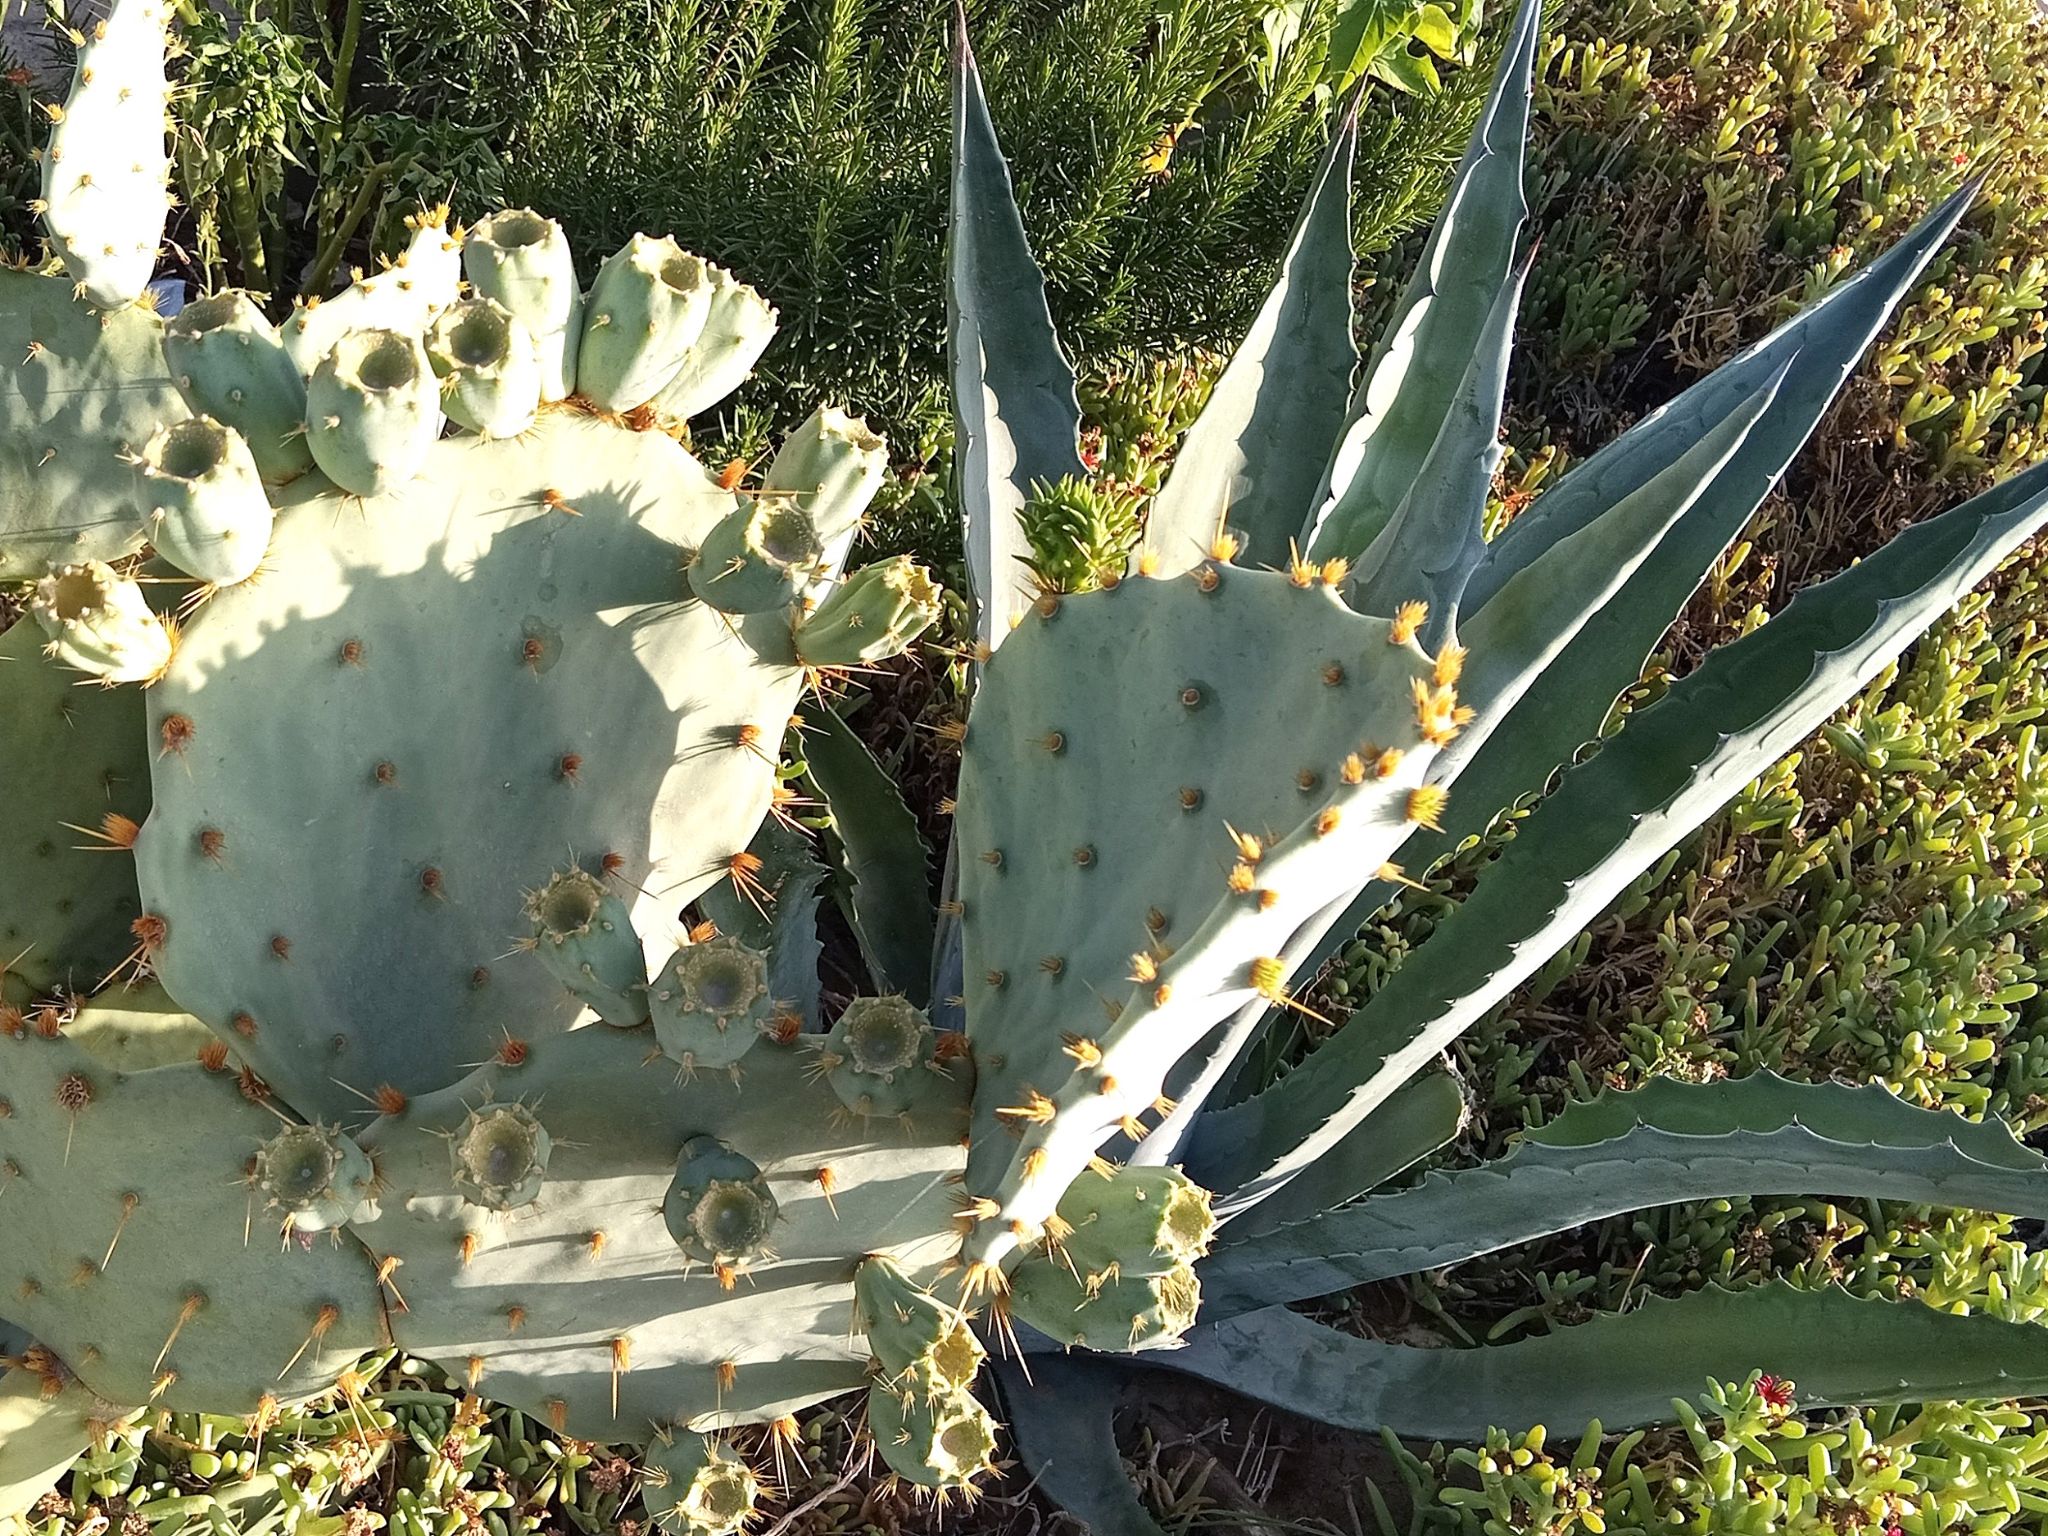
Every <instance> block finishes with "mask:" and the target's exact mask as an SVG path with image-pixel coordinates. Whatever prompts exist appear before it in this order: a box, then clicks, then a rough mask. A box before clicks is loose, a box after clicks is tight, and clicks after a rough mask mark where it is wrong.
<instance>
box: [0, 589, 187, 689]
mask: <svg viewBox="0 0 2048 1536" xmlns="http://www.w3.org/2000/svg"><path fill="white" fill-rule="evenodd" d="M29 611H30V612H31V613H33V614H34V615H35V617H36V622H37V623H38V624H40V625H41V626H42V629H43V633H44V634H46V635H48V636H49V637H50V644H49V651H50V654H51V655H53V656H55V657H56V658H57V659H58V660H59V661H61V662H63V663H64V664H65V665H66V666H67V667H76V668H77V669H78V670H79V671H81V672H90V673H92V674H93V675H94V676H96V677H98V678H100V679H101V680H102V681H103V682H108V683H147V682H152V681H154V680H155V679H156V678H157V677H158V676H159V675H161V674H162V672H163V670H164V668H166V667H168V666H169V665H170V664H171V634H170V631H169V630H168V629H167V628H165V626H164V621H163V620H162V619H160V618H158V617H157V616H156V615H155V614H154V613H152V612H151V611H150V607H149V604H148V602H147V601H146V600H145V599H144V598H143V595H142V588H141V587H139V586H137V585H136V584H135V583H134V582H133V581H131V580H129V579H128V578H127V577H125V576H117V575H115V574H114V569H113V567H112V566H110V565H108V564H107V563H106V562H105V561H104V560H86V561H83V562H81V563H79V564H77V565H60V566H56V567H55V568H53V569H52V570H51V572H50V574H49V575H47V576H45V577H44V578H43V579H42V580H41V581H39V582H37V583H36V590H35V596H34V598H33V599H31V601H30V604H29Z"/></svg>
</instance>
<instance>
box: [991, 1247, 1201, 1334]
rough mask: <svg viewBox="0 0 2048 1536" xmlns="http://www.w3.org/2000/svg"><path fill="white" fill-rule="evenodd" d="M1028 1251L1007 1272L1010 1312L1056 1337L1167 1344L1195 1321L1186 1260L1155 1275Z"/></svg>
mask: <svg viewBox="0 0 2048 1536" xmlns="http://www.w3.org/2000/svg"><path fill="white" fill-rule="evenodd" d="M1072 1262H1073V1260H1072V1255H1071V1253H1069V1254H1068V1255H1067V1256H1066V1257H1064V1258H1055V1257H1053V1256H1051V1255H1049V1254H1044V1253H1040V1254H1034V1255H1033V1256H1032V1257H1030V1258H1028V1259H1026V1260H1025V1261H1024V1262H1023V1263H1022V1264H1020V1265H1018V1266H1017V1268H1016V1270H1015V1271H1014V1272H1012V1274H1011V1275H1010V1311H1011V1315H1013V1316H1015V1317H1018V1318H1021V1319H1023V1320H1024V1321H1025V1322H1027V1323H1029V1324H1030V1325H1031V1326H1032V1327H1034V1328H1036V1329H1037V1330H1038V1331H1039V1332H1040V1333H1043V1334H1045V1335H1047V1336H1048V1337H1049V1338H1054V1339H1057V1340H1059V1342H1060V1343H1062V1344H1074V1345H1080V1346H1082V1347H1084V1348H1087V1349H1094V1350H1102V1351H1106V1352H1113V1353H1114V1352H1127V1351H1134V1350H1146V1349H1172V1348H1175V1347H1177V1346H1178V1345H1179V1343H1180V1341H1181V1336H1182V1335H1183V1334H1185V1333H1186V1332H1187V1331H1188V1330H1189V1329H1190V1328H1192V1327H1194V1325H1195V1314H1196V1313H1197V1312H1198V1311H1199V1310H1200V1309H1201V1305H1202V1284H1201V1281H1199V1280H1198V1279H1196V1277H1195V1271H1194V1269H1193V1267H1192V1266H1191V1265H1188V1264H1174V1265H1171V1266H1169V1267H1168V1268H1166V1269H1165V1270H1164V1271H1163V1272H1162V1273H1159V1274H1154V1275H1126V1274H1119V1273H1117V1272H1116V1271H1115V1270H1114V1269H1111V1270H1094V1271H1084V1272H1083V1273H1081V1274H1080V1275H1078V1276H1077V1275H1076V1274H1075V1273H1074V1269H1073V1268H1070V1267H1069V1266H1070V1264H1072Z"/></svg>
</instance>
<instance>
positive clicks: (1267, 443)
mask: <svg viewBox="0 0 2048 1536" xmlns="http://www.w3.org/2000/svg"><path fill="white" fill-rule="evenodd" d="M1357 146H1358V99H1357V96H1356V94H1355V93H1354V95H1353V97H1352V99H1351V101H1350V103H1349V104H1348V106H1347V107H1346V108H1345V111H1344V120H1343V123H1342V125H1341V126H1340V127H1339V128H1338V130H1337V134H1336V137H1335V138H1333V139H1332V140H1331V142H1330V147H1329V149H1328V150H1327V151H1326V152H1325V153H1324V155H1323V163H1322V166H1321V168H1320V169H1319V170H1318V171H1317V172H1316V177H1315V181H1314V183H1313V184H1312V185H1311V186H1310V187H1309V192H1308V198H1307V200H1306V201H1305V202H1304V203H1303V204H1302V210H1301V216H1300V218H1299V219H1298V220H1297V221H1296V222H1295V226H1294V235H1293V238H1292V239H1290V240H1289V241H1288V244H1287V254H1286V255H1285V257H1284V258H1282V261H1281V266H1280V277H1279V280H1278V281H1277V282H1276V283H1275V284H1274V285H1273V290H1272V292H1271V293H1269V294H1268V295H1267V296H1266V302H1265V305H1264V306H1263V307H1262V308H1261V309H1260V310H1259V313H1258V318H1257V319H1255V320H1253V321H1252V327H1251V330H1250V331H1249V332H1247V333H1246V335H1245V338H1244V342H1243V344H1242V345H1241V346H1239V347H1238V349H1237V352H1236V354H1235V355H1234V356H1233V357H1232V358H1231V360H1230V366H1229V367H1227V368H1225V369H1224V370H1223V376H1222V377H1221V378H1219V379H1218V380H1217V381H1216V387H1215V389H1214V390H1213V391H1211V392H1210V395H1209V403H1208V404H1207V405H1206V406H1204V407H1203V409H1202V414H1201V415H1200V416H1199V417H1198V418H1197V419H1196V421H1195V424H1194V425H1193V426H1192V427H1190V428H1189V429H1188V432H1187V435H1186V436H1185V437H1184V438H1182V439H1181V444H1180V449H1179V451H1178V453H1177V454H1176V455H1175V458H1174V467H1173V471H1172V473H1171V474H1169V475H1168V476H1167V479H1166V484H1165V485H1164V486H1162V487H1161V488H1160V491H1159V494H1158V496H1157V497H1155V498H1154V499H1153V502H1152V509H1151V511H1150V512H1149V513H1148V514H1147V519H1146V525H1145V548H1146V550H1147V551H1148V552H1149V553H1151V554H1153V555H1156V556H1157V557H1158V560H1159V569H1160V572H1161V573H1162V574H1165V575H1172V574H1176V573H1178V572H1180V571H1185V570H1188V569H1190V568H1192V567H1193V566H1194V565H1195V564H1196V562H1198V561H1200V560H1202V559H1205V558H1206V557H1207V556H1208V553H1209V547H1210V545H1211V543H1212V542H1213V540H1214V537H1215V535H1216V533H1217V531H1218V528H1219V526H1220V524H1221V523H1222V522H1223V520H1224V513H1225V510H1226V508H1227V510H1228V513H1229V518H1228V521H1229V525H1230V527H1231V529H1232V530H1233V531H1234V532H1235V533H1236V534H1237V535H1238V537H1239V539H1240V540H1241V541H1242V545H1241V548H1240V550H1239V558H1240V559H1242V560H1245V561H1246V562H1247V563H1250V564H1254V565H1271V566H1279V565H1283V564H1285V563H1286V561H1287V559H1288V556H1289V554H1290V549H1289V545H1290V543H1291V541H1292V540H1293V539H1294V538H1295V537H1296V536H1297V535H1298V534H1299V533H1300V531H1301V520H1302V516H1303V512H1304V509H1305V508H1307V507H1308V506H1309V504H1310V498H1311V497H1312V496H1313V495H1314V494H1315V490H1316V484H1317V479H1318V476H1319V473H1320V471H1319V469H1318V467H1317V466H1318V460H1319V459H1320V458H1321V456H1322V455H1323V453H1324V452H1325V451H1327V449H1328V446H1329V444H1330V443H1331V441H1332V440H1333V439H1335V437H1336V435H1337V432H1338V429H1339V428H1340V427H1341V426H1342V424H1343V421H1344V394H1345V390H1346V389H1347V388H1348V387H1349V385H1350V383H1351V370H1352V369H1353V368H1355V367H1356V366H1357V365H1358V349H1357V348H1356V347H1355V346H1353V345H1352V341H1351V261H1352V257H1351V164H1352V155H1353V152H1354V151H1355V150H1356V148H1357Z"/></svg>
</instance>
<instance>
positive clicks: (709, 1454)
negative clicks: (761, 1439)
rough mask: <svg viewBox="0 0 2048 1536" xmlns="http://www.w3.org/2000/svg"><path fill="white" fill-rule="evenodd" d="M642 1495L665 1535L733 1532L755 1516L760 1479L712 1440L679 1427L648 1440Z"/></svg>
mask: <svg viewBox="0 0 2048 1536" xmlns="http://www.w3.org/2000/svg"><path fill="white" fill-rule="evenodd" d="M640 1496H641V1499H642V1500H643V1501H644V1502H645V1503H646V1505H647V1513H648V1515H649V1516H650V1517H651V1518H652V1519H653V1521H654V1523H655V1525H656V1526H658V1527H659V1528H660V1529H661V1530H662V1531H664V1532H667V1533H668V1536H737V1533H738V1532H739V1531H741V1530H743V1529H745V1527H746V1525H747V1522H748V1521H749V1520H750V1519H751V1518H752V1517H753V1513H754V1505H755V1503H756V1502H757V1501H758V1500H759V1498H760V1496H761V1480H760V1479H759V1478H757V1477H756V1476H755V1475H754V1469H753V1468H752V1467H749V1466H748V1465H747V1464H746V1463H745V1462H744V1461H741V1460H740V1459H739V1458H738V1457H736V1456H734V1455H732V1454H731V1453H730V1452H728V1451H727V1450H726V1449H725V1447H723V1446H721V1445H719V1444H718V1443H717V1442H716V1441H713V1440H707V1439H705V1438H704V1436H702V1435H698V1434H692V1433H691V1432H690V1431H689V1430H679V1431H676V1432H675V1433H674V1437H673V1438H672V1439H670V1440H667V1441H660V1440H657V1441H656V1442H655V1443H654V1444H652V1445H650V1446H648V1448H647V1454H646V1455H645V1456H644V1457H643V1458H642V1460H641V1485H640Z"/></svg>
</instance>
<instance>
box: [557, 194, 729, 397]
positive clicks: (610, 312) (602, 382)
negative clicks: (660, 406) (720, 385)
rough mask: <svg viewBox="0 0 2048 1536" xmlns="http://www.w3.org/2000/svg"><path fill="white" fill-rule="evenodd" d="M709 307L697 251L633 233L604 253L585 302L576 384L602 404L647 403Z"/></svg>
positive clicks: (705, 273) (706, 275) (671, 373)
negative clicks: (691, 251)
mask: <svg viewBox="0 0 2048 1536" xmlns="http://www.w3.org/2000/svg"><path fill="white" fill-rule="evenodd" d="M710 308H711V277H710V272H709V269H708V268H707V267H706V266H705V264H704V261H703V259H702V258H701V257H697V256H692V255H691V254H690V253H689V252H687V251H685V250H684V249H683V248H682V247H681V246H679V245H677V244H676V243H675V241H674V240H672V239H669V238H667V237H666V236H664V237H663V238H661V239H659V240H656V239H654V238H652V237H651V236H648V235H635V236H634V237H633V238H632V239H631V240H629V241H627V242H626V244H625V246H624V248H623V249H621V250H619V251H617V252H616V253H614V254H613V255H610V256H607V257H606V258H605V261H604V265H603V266H602V267H600V268H599V269H598V273H597V281H596V282H594V283H592V284H591V285H590V297H589V299H588V300H587V301H586V302H585V304H584V309H583V339H582V343H581V350H580V351H579V352H578V353H577V358H576V388H577V390H578V391H579V392H580V393H581V394H582V395H583V396H584V397H585V398H586V399H588V400H589V401H590V403H591V404H592V405H594V406H596V407H597V408H598V409H599V410H601V411H630V410H633V409H635V408H637V407H639V406H643V405H645V404H646V403H647V402H648V401H650V400H652V399H653V398H654V397H655V396H656V395H657V394H659V393H660V392H661V387H662V386H663V385H664V384H666V383H668V381H669V380H670V379H672V378H674V377H675V376H676V373H677V370H679V369H680V368H681V367H682V366H683V358H684V357H685V355H687V354H688V352H689V350H690V348H691V346H692V345H693V344H694V343H695V342H696V340H697V337H698V335H699V334H700V333H701V332H702V331H703V329H704V318H705V315H706V314H707V313H708V312H709V311H710Z"/></svg>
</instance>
